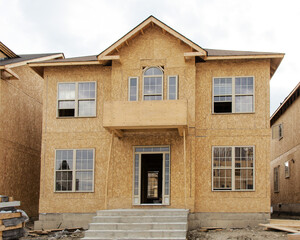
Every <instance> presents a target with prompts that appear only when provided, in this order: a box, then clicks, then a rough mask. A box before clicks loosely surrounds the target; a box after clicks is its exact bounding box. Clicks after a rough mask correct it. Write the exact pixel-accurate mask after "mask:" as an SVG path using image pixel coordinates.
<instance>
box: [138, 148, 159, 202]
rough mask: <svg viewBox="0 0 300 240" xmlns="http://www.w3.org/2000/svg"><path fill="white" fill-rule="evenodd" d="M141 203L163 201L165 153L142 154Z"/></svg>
mask: <svg viewBox="0 0 300 240" xmlns="http://www.w3.org/2000/svg"><path fill="white" fill-rule="evenodd" d="M141 158H142V162H141V165H142V168H141V203H142V204H147V203H148V204H151V203H152V204H161V203H162V183H163V181H162V175H163V174H162V170H163V154H162V153H161V154H142V155H141Z"/></svg>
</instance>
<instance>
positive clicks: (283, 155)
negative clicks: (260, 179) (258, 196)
mask: <svg viewBox="0 0 300 240" xmlns="http://www.w3.org/2000/svg"><path fill="white" fill-rule="evenodd" d="M299 96H300V82H299V83H298V84H297V86H296V87H295V88H294V90H293V91H292V92H291V93H290V94H289V95H288V96H287V97H286V98H285V99H284V101H283V103H282V104H280V106H279V107H278V108H277V110H276V111H275V112H274V113H273V115H272V116H271V120H270V121H271V128H272V140H271V204H272V207H273V211H274V214H283V215H298V216H299V215H300V121H299V119H300V97H299Z"/></svg>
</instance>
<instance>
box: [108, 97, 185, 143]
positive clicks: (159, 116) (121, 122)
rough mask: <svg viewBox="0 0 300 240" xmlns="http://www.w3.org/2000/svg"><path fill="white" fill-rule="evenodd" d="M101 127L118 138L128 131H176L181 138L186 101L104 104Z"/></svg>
mask: <svg viewBox="0 0 300 240" xmlns="http://www.w3.org/2000/svg"><path fill="white" fill-rule="evenodd" d="M103 126H104V127H105V128H106V129H108V130H109V131H114V132H115V133H116V134H117V135H118V136H119V137H121V136H122V135H123V131H124V130H130V129H131V130H132V129H178V132H179V135H180V136H182V132H183V129H184V128H185V127H187V101H185V100H165V101H138V102H129V101H116V102H105V103H104V114H103Z"/></svg>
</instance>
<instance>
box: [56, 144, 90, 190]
mask: <svg viewBox="0 0 300 240" xmlns="http://www.w3.org/2000/svg"><path fill="white" fill-rule="evenodd" d="M57 150H72V151H73V167H74V168H73V170H72V174H73V176H74V177H75V178H76V172H77V171H76V150H93V156H94V158H93V171H92V172H93V181H92V190H88V191H82V190H80V191H76V181H74V178H73V179H72V191H57V190H56V172H57V171H56V152H57ZM54 151H55V154H54V185H53V192H54V193H94V192H95V159H96V151H95V148H55V150H54ZM74 153H75V154H74Z"/></svg>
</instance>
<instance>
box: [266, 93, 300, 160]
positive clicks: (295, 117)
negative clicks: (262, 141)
mask: <svg viewBox="0 0 300 240" xmlns="http://www.w3.org/2000/svg"><path fill="white" fill-rule="evenodd" d="M299 119H300V98H299V97H298V98H297V100H296V101H295V102H293V103H292V105H290V106H289V108H288V109H287V110H286V111H285V112H284V114H283V115H281V116H280V118H279V119H278V120H277V121H276V122H275V123H274V124H273V125H272V126H276V125H278V124H283V138H282V139H280V140H279V139H278V138H274V139H271V159H272V160H274V159H275V158H277V157H279V156H281V155H282V154H284V153H285V152H287V151H289V150H290V149H292V148H294V147H296V146H297V145H300V124H299Z"/></svg>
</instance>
